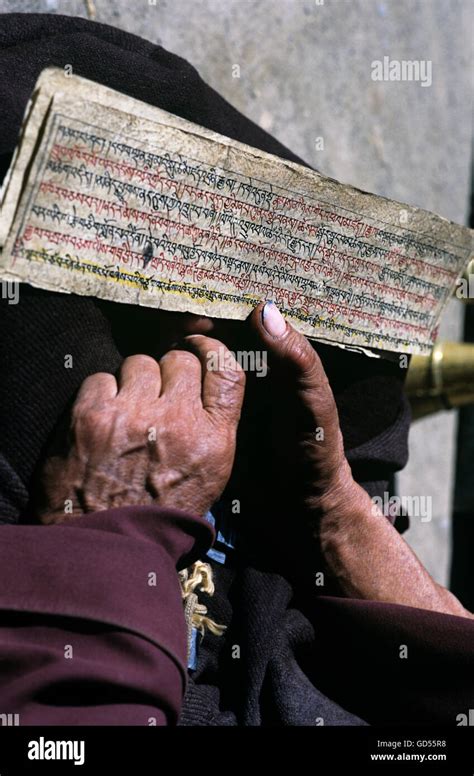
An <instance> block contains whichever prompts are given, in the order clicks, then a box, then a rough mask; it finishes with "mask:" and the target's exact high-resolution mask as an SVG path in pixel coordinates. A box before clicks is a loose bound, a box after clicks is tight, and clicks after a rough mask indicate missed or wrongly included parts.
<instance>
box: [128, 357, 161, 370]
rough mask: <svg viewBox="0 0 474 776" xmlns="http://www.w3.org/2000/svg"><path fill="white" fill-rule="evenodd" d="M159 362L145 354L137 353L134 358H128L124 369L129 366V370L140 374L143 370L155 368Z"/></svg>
mask: <svg viewBox="0 0 474 776" xmlns="http://www.w3.org/2000/svg"><path fill="white" fill-rule="evenodd" d="M156 364H157V362H156V361H155V359H154V358H153V357H152V356H147V355H146V354H145V353H136V354H134V355H133V356H127V358H126V359H125V360H124V362H123V364H122V367H124V366H127V368H128V369H130V368H131V369H132V370H134V371H137V372H140V371H142V370H143V369H150V368H155V367H156Z"/></svg>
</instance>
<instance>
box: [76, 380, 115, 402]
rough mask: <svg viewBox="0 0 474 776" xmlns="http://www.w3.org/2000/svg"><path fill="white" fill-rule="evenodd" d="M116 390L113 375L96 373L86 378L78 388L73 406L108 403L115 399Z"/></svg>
mask: <svg viewBox="0 0 474 776" xmlns="http://www.w3.org/2000/svg"><path fill="white" fill-rule="evenodd" d="M117 390H118V389H117V381H116V379H115V377H114V376H113V375H110V374H108V373H107V372H97V373H96V374H95V375H90V376H89V377H86V379H85V380H84V382H83V383H82V385H81V387H80V388H79V391H78V394H77V397H76V401H75V405H76V406H77V405H78V404H96V403H97V402H102V401H110V400H111V399H115V397H116V395H117Z"/></svg>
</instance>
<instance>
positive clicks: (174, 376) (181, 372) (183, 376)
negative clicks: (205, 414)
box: [160, 350, 202, 406]
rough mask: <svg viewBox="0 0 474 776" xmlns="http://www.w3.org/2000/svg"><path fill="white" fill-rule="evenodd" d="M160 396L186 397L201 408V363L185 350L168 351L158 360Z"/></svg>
mask: <svg viewBox="0 0 474 776" xmlns="http://www.w3.org/2000/svg"><path fill="white" fill-rule="evenodd" d="M160 369H161V395H162V396H163V395H170V396H172V395H174V396H177V395H186V396H187V397H188V398H189V399H190V400H191V401H194V402H199V406H201V383H202V368H201V362H200V360H199V359H198V358H196V356H194V355H193V354H192V353H189V352H188V351H187V350H170V351H168V353H165V355H164V356H163V357H162V358H161V359H160Z"/></svg>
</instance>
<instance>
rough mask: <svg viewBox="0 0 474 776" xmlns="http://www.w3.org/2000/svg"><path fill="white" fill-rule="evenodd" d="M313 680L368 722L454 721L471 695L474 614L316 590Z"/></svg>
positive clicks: (459, 720) (466, 707)
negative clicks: (321, 667) (319, 668)
mask: <svg viewBox="0 0 474 776" xmlns="http://www.w3.org/2000/svg"><path fill="white" fill-rule="evenodd" d="M315 627H316V628H317V639H316V644H317V649H318V651H319V658H320V661H322V662H320V661H319V660H318V661H317V662H318V664H319V665H324V667H325V668H324V672H320V675H319V674H318V688H319V689H320V690H321V691H322V692H325V693H326V694H327V695H329V696H330V697H331V698H332V699H333V700H335V701H336V702H337V703H339V704H340V705H341V706H343V707H344V708H346V709H348V710H349V711H351V712H352V713H353V714H357V715H359V716H360V717H362V719H365V720H367V721H368V722H369V723H370V724H379V725H427V724H430V725H433V724H446V725H452V726H456V725H459V724H466V723H465V722H464V723H463V720H462V717H461V715H469V709H472V705H473V701H474V678H473V671H472V666H473V665H474V620H473V619H469V618H467V617H466V618H464V617H456V616H453V615H449V614H441V613H440V612H431V611H427V610H424V609H416V608H413V607H410V606H401V605H397V604H385V603H379V602H375V601H361V600H351V599H343V598H331V597H321V598H319V599H318V600H317V602H316V616H315Z"/></svg>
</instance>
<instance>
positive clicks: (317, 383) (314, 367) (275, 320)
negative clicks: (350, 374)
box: [250, 302, 338, 426]
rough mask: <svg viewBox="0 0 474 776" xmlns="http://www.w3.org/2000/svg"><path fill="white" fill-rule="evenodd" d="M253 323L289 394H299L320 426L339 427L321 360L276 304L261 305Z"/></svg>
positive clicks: (252, 320)
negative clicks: (286, 319) (336, 425)
mask: <svg viewBox="0 0 474 776" xmlns="http://www.w3.org/2000/svg"><path fill="white" fill-rule="evenodd" d="M250 323H251V325H252V326H253V328H254V329H255V330H256V332H257V334H258V336H259V338H260V340H261V341H262V342H263V343H264V345H265V347H266V349H267V350H268V353H269V357H270V360H271V364H272V365H276V366H277V367H278V370H277V371H278V373H279V376H280V379H281V380H282V381H283V382H284V383H285V387H286V388H287V389H288V390H290V391H291V390H293V391H296V392H297V393H298V395H299V398H300V399H302V400H303V401H304V404H305V406H306V408H307V409H308V410H310V412H311V413H312V415H313V416H314V419H315V421H316V422H317V425H322V426H325V425H328V426H330V425H333V424H334V423H336V424H338V419H337V410H336V404H335V401H334V396H333V393H332V390H331V387H330V385H329V381H328V379H327V376H326V372H325V371H324V367H323V365H322V363H321V359H320V358H319V356H318V354H317V353H316V351H315V350H314V348H313V347H312V345H311V343H310V342H309V341H308V340H307V339H306V337H305V336H304V335H303V334H300V333H299V332H297V331H296V329H294V328H293V326H291V324H289V323H288V322H287V321H285V319H284V318H283V316H282V314H281V313H280V311H279V310H278V307H277V306H276V305H275V304H274V302H265V303H263V302H262V303H261V304H259V305H258V306H257V307H256V308H255V310H254V311H253V312H252V314H251V316H250Z"/></svg>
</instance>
